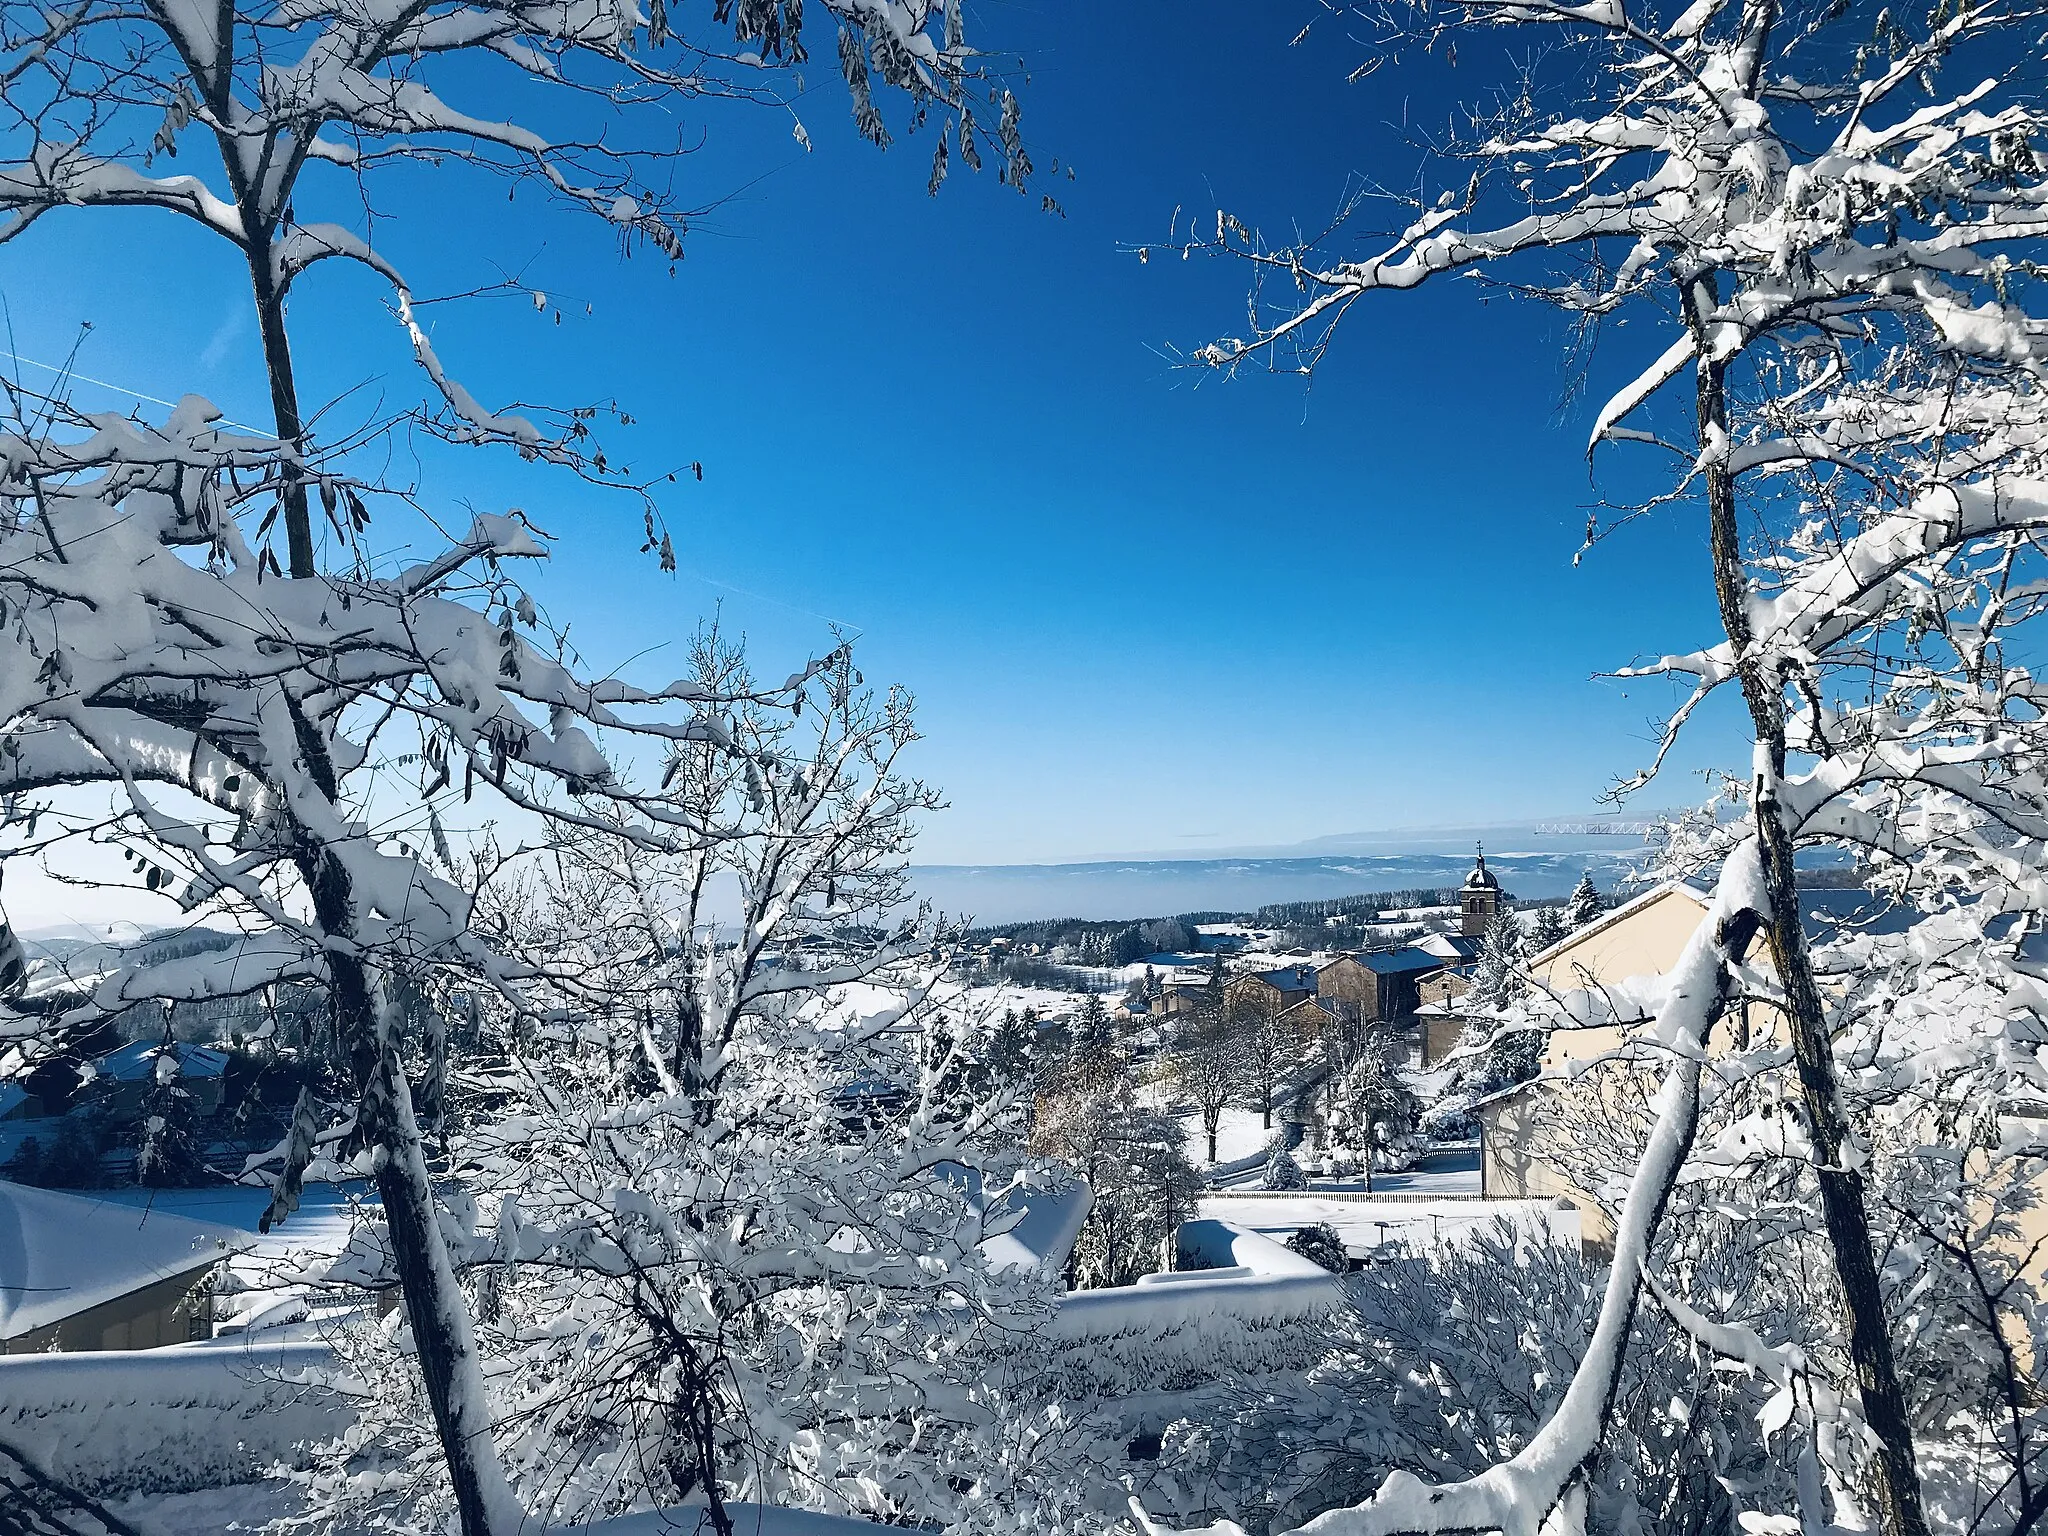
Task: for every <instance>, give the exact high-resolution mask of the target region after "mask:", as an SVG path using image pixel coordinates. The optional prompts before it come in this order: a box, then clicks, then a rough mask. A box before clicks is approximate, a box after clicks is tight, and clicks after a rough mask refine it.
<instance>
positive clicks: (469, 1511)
mask: <svg viewBox="0 0 2048 1536" xmlns="http://www.w3.org/2000/svg"><path fill="white" fill-rule="evenodd" d="M292 717H293V723H294V725H295V727H296V729H297V735H298V744H299V748H300V750H301V752H302V753H303V754H304V755H305V757H306V760H307V763H308V766H309V768H310V770H311V772H312V774H313V777H314V779H315V781H316V782H317V784H318V786H319V788H320V790H321V792H322V793H324V794H325V795H326V796H327V797H328V799H329V801H330V802H332V801H333V800H334V799H335V798H336V796H337V793H338V786H337V784H336V782H335V778H334V774H333V769H332V766H331V760H330V758H329V754H328V752H327V749H326V743H325V742H324V741H323V740H322V739H321V737H320V735H319V732H318V731H317V729H316V728H315V727H314V726H313V725H312V723H311V722H310V721H308V720H307V719H306V717H305V715H304V713H303V712H302V711H300V710H299V709H298V708H297V707H296V705H294V706H293V710H292ZM297 863H298V867H299V872H300V874H301V876H302V877H303V878H304V880H305V882H306V887H307V891H308V893H309V895H310V896H311V898H312V902H313V912H314V916H315V917H316V918H317V919H318V921H319V924H320V927H321V929H322V930H323V931H324V932H326V933H328V934H331V935H333V936H334V937H336V938H347V937H349V936H350V935H351V933H352V931H353V929H354V926H355V923H354V911H355V904H354V897H353V892H352V891H351V889H350V882H349V875H348V871H347V869H346V868H344V867H343V865H342V863H341V861H340V860H339V859H337V858H335V857H334V856H333V854H332V853H331V852H330V851H329V850H328V849H326V848H323V847H319V846H317V845H312V844H310V843H309V844H306V845H304V846H302V848H301V851H300V853H299V855H298V858H297ZM327 968H328V978H329V987H330V990H331V993H332V996H333V1001H334V1017H335V1022H336V1027H337V1031H338V1033H339V1034H340V1036H341V1043H342V1045H343V1047H344V1049H346V1051H347V1052H348V1062H349V1067H350V1070H351V1075H352V1077H353V1078H354V1081H355V1084H356V1087H357V1089H358V1091H359V1092H360V1093H361V1095H362V1100H361V1105H362V1108H361V1113H362V1114H363V1116H364V1124H363V1127H362V1129H363V1132H364V1135H365V1138H366V1140H368V1142H369V1143H370V1145H371V1146H373V1147H375V1148H376V1149H377V1154H378V1156H377V1193H378V1196H379V1198H380V1199H381V1201H382V1202H383V1206H384V1221H385V1227H386V1230H387V1232H388V1233H389V1237H390V1242H391V1254H392V1259H393V1262H394V1263H395V1264H396V1266H397V1269H398V1283H399V1288H400V1290H401V1292H402V1293H403V1295H404V1297H405V1308H406V1319H407V1321H408V1322H409V1323H410V1324H411V1326H412V1336H413V1345H414V1349H415V1352H416V1358H417V1359H418V1361H419V1367H420V1377H421V1380H422V1382H423V1383H424V1385H425V1387H426V1390H427V1402H428V1404H429V1405H430V1406H431V1408H432V1410H433V1415H434V1428H435V1431H436V1433H437V1435H438V1438H439V1439H440V1442H441V1452H442V1455H443V1457H444V1458H445V1459H446V1461H447V1464H448V1480H449V1486H450V1488H451V1490H452V1491H453V1493H454V1495H455V1506H456V1511H457V1514H458V1516H459V1518H460V1521H461V1526H462V1536H512V1533H511V1532H510V1531H509V1530H506V1529H504V1525H505V1522H503V1521H498V1520H495V1519H494V1511H495V1510H496V1509H498V1508H502V1507H503V1506H504V1505H505V1504H508V1503H509V1496H508V1495H507V1494H506V1492H505V1485H504V1473H503V1469H502V1468H501V1467H500V1465H499V1464H498V1460H497V1449H496V1446H495V1445H494V1444H493V1443H492V1441H491V1437H490V1433H489V1429H488V1420H487V1416H486V1415H487V1405H486V1404H484V1403H481V1402H468V1401H465V1400H464V1397H463V1394H462V1392H461V1391H460V1390H459V1388H458V1381H459V1380H460V1378H461V1376H462V1374H463V1373H464V1372H465V1371H468V1370H469V1369H470V1367H471V1363H472V1360H473V1356H474V1353H475V1341H474V1339H473V1338H472V1337H471V1335H470V1325H469V1317H468V1313H467V1311H466V1309H465V1303H464V1301H463V1298H462V1295H461V1292H460V1290H459V1288H458V1287H457V1285H456V1281H455V1275H454V1271H453V1269H452V1267H451V1266H450V1264H449V1261H448V1251H447V1247H446V1245H445V1244H444V1243H443V1241H442V1238H441V1230H440V1225H439V1221H438V1218H437V1216H436V1214H435V1208H434V1190H433V1184H432V1182H431V1181H430V1179H429V1177H428V1174H427V1162H426V1152H425V1148H424V1147H423V1145H422V1141H421V1137H420V1131H419V1123H418V1121H417V1120H416V1119H415V1118H414V1115H413V1110H412V1090H411V1087H410V1085H409V1084H408V1083H407V1082H406V1079H405V1063H404V1059H403V1057H402V1054H401V1042H400V1040H399V1037H398V1031H397V1029H396V1027H395V1024H394V1021H393V1019H392V1017H391V1009H390V1004H389V999H388V998H386V997H385V995H384V988H383V983H382V981H381V980H380V978H378V977H377V975H376V974H375V973H374V972H373V971H372V970H371V969H370V968H369V967H368V966H367V965H365V964H364V963H363V962H362V961H361V960H359V959H357V958H356V957H355V956H354V955H351V954H346V953H341V952H336V951H330V952H329V954H328V956H327ZM494 1496H495V1497H494Z"/></svg>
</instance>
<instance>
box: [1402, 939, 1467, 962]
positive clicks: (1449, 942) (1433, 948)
mask: <svg viewBox="0 0 2048 1536" xmlns="http://www.w3.org/2000/svg"><path fill="white" fill-rule="evenodd" d="M1414 947H1415V948H1417V949H1421V950H1427V951H1428V952H1429V953H1430V954H1432V955H1435V956H1437V957H1438V958H1439V959H1443V960H1476V959H1478V958H1479V948H1480V945H1479V940H1477V939H1473V938H1467V937H1466V936H1465V935H1464V934H1462V933H1432V934H1429V935H1428V936H1426V937H1424V938H1420V939H1417V940H1416V941H1415V945H1414Z"/></svg>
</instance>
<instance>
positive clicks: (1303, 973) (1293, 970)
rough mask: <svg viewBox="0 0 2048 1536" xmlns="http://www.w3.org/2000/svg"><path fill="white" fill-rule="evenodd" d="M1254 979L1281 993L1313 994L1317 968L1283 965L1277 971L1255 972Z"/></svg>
mask: <svg viewBox="0 0 2048 1536" xmlns="http://www.w3.org/2000/svg"><path fill="white" fill-rule="evenodd" d="M1252 979H1253V980H1255V981H1263V982H1264V983H1265V984H1266V985H1267V986H1269V987H1272V988H1274V989H1275V990H1277V991H1281V992H1313V991H1315V989H1316V973H1315V968H1314V967H1313V966H1307V965H1283V966H1281V967H1280V968H1279V969H1277V970H1272V971H1255V972H1253V973H1252Z"/></svg>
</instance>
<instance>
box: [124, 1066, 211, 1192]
mask: <svg viewBox="0 0 2048 1536" xmlns="http://www.w3.org/2000/svg"><path fill="white" fill-rule="evenodd" d="M184 1075H185V1074H184V1063H183V1061H182V1059H181V1058H180V1056H179V1054H178V1050H177V1047H176V1045H175V1044H174V1043H173V1042H172V1040H171V1035H170V1029H169V1028H168V1026H167V1027H166V1028H165V1030H164V1040H163V1044H162V1045H160V1046H159V1047H158V1048H157V1050H156V1052H155V1054H154V1058H153V1060H152V1062H151V1068H150V1076H149V1085H148V1086H147V1087H146V1088H145V1089H144V1090H143V1094H142V1103H141V1106H140V1108H141V1119H140V1120H139V1122H138V1123H137V1126H136V1141H135V1182H136V1183H138V1184H145V1185H148V1186H149V1187H150V1188H152V1189H184V1188H186V1187H188V1186H190V1185H194V1184H205V1183H209V1182H211V1181H212V1175H211V1173H210V1172H209V1171H208V1169H207V1166H206V1155H205V1152H206V1149H205V1147H204V1146H203V1145H202V1143H201V1139H200V1123H199V1106H198V1105H197V1103H196V1102H195V1101H194V1100H193V1097H192V1090H191V1089H189V1088H187V1087H186V1086H185V1084H184V1082H183V1078H184Z"/></svg>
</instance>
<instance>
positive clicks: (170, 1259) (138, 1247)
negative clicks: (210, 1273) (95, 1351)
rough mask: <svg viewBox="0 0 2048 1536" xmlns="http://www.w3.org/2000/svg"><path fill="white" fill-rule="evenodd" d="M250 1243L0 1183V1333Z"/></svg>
mask: <svg viewBox="0 0 2048 1536" xmlns="http://www.w3.org/2000/svg"><path fill="white" fill-rule="evenodd" d="M254 1241H255V1240H254V1239H253V1238H252V1237H251V1236H250V1235H249V1234H248V1233H246V1232H237V1231H235V1230H234V1229H233V1228H231V1227H217V1226H215V1225H214V1224H213V1223H211V1222H206V1221H191V1220H188V1219H187V1218H185V1217H183V1216H167V1215H165V1214H164V1213H162V1212H161V1211H151V1210H137V1209H136V1208H135V1207H133V1206H129V1205H116V1204H114V1203H113V1202H111V1201H106V1200H95V1199H92V1198H90V1197H89V1196H81V1195H66V1194H60V1193H58V1192H57V1191H56V1190H53V1189H32V1188H30V1187H29V1186H27V1185H25V1184H10V1183H6V1182H4V1181H0V1339H12V1338H18V1337H20V1336H21V1335H22V1334H25V1333H33V1332H34V1331H35V1330H36V1329H38V1328H47V1327H48V1326H49V1325H50V1324H52V1323H57V1322H62V1321H63V1320H64V1319H65V1318H67V1317H74V1316H76V1315H77V1314H78V1313H80V1312H84V1311H86V1310H87V1309H89V1308H91V1307H96V1306H99V1305H100V1304H101V1303H103V1302H108V1301H112V1300H114V1298H116V1297H117V1296H126V1295H128V1294H129V1293H130V1292H132V1291H139V1290H141V1289H142V1288H143V1287H144V1286H148V1285H154V1284H155V1283H156V1282H157V1281H159V1280H169V1279H172V1278H174V1277H176V1276H178V1275H189V1274H192V1273H194V1272H196V1271H198V1270H201V1269H204V1268H205V1267H206V1266H207V1265H209V1264H212V1263H214V1262H216V1261H218V1260H220V1259H224V1258H226V1257H227V1256H228V1255H229V1254H230V1253H233V1252H235V1251H237V1250H239V1249H242V1248H246V1247H249V1246H251V1245H252V1244H253V1243H254Z"/></svg>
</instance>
